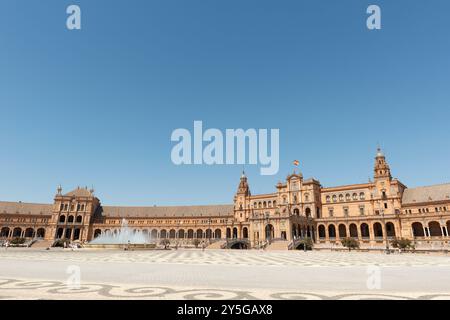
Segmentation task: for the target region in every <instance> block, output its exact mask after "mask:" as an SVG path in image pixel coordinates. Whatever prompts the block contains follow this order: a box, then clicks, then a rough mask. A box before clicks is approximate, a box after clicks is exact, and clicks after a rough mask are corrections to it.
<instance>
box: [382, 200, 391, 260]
mask: <svg viewBox="0 0 450 320" xmlns="http://www.w3.org/2000/svg"><path fill="white" fill-rule="evenodd" d="M381 218H382V219H383V224H384V239H385V241H386V254H390V250H389V241H388V237H387V227H386V220H385V219H384V209H383V208H381Z"/></svg>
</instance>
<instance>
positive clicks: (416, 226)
mask: <svg viewBox="0 0 450 320" xmlns="http://www.w3.org/2000/svg"><path fill="white" fill-rule="evenodd" d="M411 227H412V231H413V236H414V237H424V236H425V233H424V231H423V225H422V224H421V223H420V222H414V223H413V224H412V226H411Z"/></svg>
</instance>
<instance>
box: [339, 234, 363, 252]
mask: <svg viewBox="0 0 450 320" xmlns="http://www.w3.org/2000/svg"><path fill="white" fill-rule="evenodd" d="M341 243H342V245H343V246H344V247H346V248H348V251H350V250H352V249H358V248H359V242H358V240H356V239H354V238H350V237H346V238H344V239H342V240H341Z"/></svg>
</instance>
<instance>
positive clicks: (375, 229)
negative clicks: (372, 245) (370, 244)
mask: <svg viewBox="0 0 450 320" xmlns="http://www.w3.org/2000/svg"><path fill="white" fill-rule="evenodd" d="M373 233H374V235H375V237H377V238H381V237H382V236H383V228H382V227H381V223H379V222H375V223H374V224H373Z"/></svg>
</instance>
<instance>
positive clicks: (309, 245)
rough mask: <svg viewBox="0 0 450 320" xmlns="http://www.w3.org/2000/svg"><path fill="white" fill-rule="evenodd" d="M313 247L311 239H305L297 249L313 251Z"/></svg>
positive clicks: (299, 243)
mask: <svg viewBox="0 0 450 320" xmlns="http://www.w3.org/2000/svg"><path fill="white" fill-rule="evenodd" d="M312 247H313V241H312V239H311V238H304V239H302V240H300V241H299V242H298V245H297V248H300V249H303V250H305V249H306V250H312Z"/></svg>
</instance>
